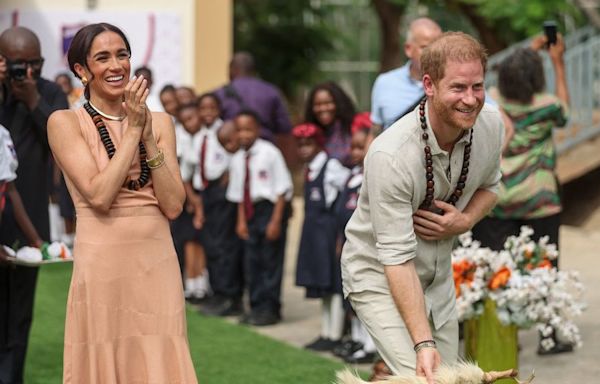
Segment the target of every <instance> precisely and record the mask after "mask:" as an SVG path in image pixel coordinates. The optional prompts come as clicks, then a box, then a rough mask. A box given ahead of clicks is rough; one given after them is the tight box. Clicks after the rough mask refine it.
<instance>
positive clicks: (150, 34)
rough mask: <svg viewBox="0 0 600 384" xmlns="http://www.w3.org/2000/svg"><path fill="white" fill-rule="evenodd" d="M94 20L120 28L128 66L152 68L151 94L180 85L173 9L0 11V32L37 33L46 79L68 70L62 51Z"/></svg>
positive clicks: (178, 43)
mask: <svg viewBox="0 0 600 384" xmlns="http://www.w3.org/2000/svg"><path fill="white" fill-rule="evenodd" d="M98 22H107V23H110V24H114V25H116V26H117V27H119V28H120V29H121V30H123V32H124V33H125V35H126V36H127V38H128V39H129V43H130V44H131V50H132V56H131V69H132V71H133V70H134V69H135V68H137V67H139V66H141V65H145V66H147V67H149V68H150V69H151V70H152V72H153V76H154V86H153V89H152V91H153V92H152V93H153V94H154V95H156V94H157V93H158V91H159V90H160V89H161V88H162V86H163V85H165V84H168V83H172V84H175V85H178V84H181V80H182V67H183V63H182V56H183V55H182V50H183V49H182V36H181V35H182V33H181V29H182V26H181V17H180V16H179V14H177V13H175V12H160V13H154V12H144V11H139V12H134V11H112V12H109V11H93V12H73V11H44V12H36V11H18V10H14V11H1V12H0V31H3V30H5V29H6V28H9V27H11V26H13V25H15V24H16V25H19V26H23V27H27V28H29V29H31V30H33V31H34V32H35V33H36V34H37V36H38V37H39V39H40V42H41V44H42V56H43V57H44V58H45V63H44V68H43V71H42V75H43V76H44V77H45V78H47V79H49V80H53V79H54V77H55V76H56V75H57V74H58V73H60V72H65V71H67V72H68V71H69V66H68V64H67V59H66V52H67V50H68V47H69V44H70V42H71V40H72V38H73V36H74V35H75V33H76V32H77V31H78V30H79V28H81V27H82V26H84V25H86V24H90V23H98Z"/></svg>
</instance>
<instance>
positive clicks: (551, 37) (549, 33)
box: [543, 20, 557, 47]
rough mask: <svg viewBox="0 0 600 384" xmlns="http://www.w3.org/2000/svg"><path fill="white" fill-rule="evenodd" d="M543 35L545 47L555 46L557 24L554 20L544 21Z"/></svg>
mask: <svg viewBox="0 0 600 384" xmlns="http://www.w3.org/2000/svg"><path fill="white" fill-rule="evenodd" d="M543 27H544V34H545V35H546V39H547V40H546V41H547V45H546V46H547V47H550V46H551V45H554V44H556V33H557V24H556V21H554V20H548V21H544V25H543Z"/></svg>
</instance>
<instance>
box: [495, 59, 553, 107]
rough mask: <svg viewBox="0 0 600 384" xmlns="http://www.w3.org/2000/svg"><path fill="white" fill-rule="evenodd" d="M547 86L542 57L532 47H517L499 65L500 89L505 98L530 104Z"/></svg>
mask: <svg viewBox="0 0 600 384" xmlns="http://www.w3.org/2000/svg"><path fill="white" fill-rule="evenodd" d="M545 87H546V80H545V78H544V65H543V64H542V58H541V57H540V55H539V54H538V53H537V52H535V51H533V50H531V49H530V48H517V49H516V50H515V51H514V52H513V53H512V54H511V55H510V56H508V57H507V58H506V59H504V60H502V62H501V63H500V65H499V67H498V90H499V91H500V94H501V95H502V97H504V98H505V99H509V100H515V101H518V102H520V103H523V104H529V103H531V102H532V101H533V95H535V94H536V93H539V92H542V91H543V90H544V88H545Z"/></svg>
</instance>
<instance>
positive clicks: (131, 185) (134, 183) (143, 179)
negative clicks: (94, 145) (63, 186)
mask: <svg viewBox="0 0 600 384" xmlns="http://www.w3.org/2000/svg"><path fill="white" fill-rule="evenodd" d="M83 107H84V108H85V110H86V112H87V113H88V114H89V115H90V117H91V118H92V121H93V122H94V125H95V126H96V129H97V130H98V133H99V134H100V140H102V144H103V145H104V149H106V153H107V154H108V158H109V159H112V157H113V156H114V155H115V145H114V144H113V142H112V140H111V138H110V135H109V134H108V129H106V125H105V124H104V121H103V120H102V116H101V115H100V113H98V111H97V110H95V109H94V107H92V106H91V105H90V103H85V104H84V105H83ZM139 150H140V167H141V172H140V177H139V179H137V180H131V179H130V178H129V177H128V178H127V180H125V183H124V184H123V186H125V185H126V186H127V188H128V189H130V190H132V191H137V190H138V189H140V188H142V187H143V186H144V185H146V183H147V182H148V180H150V167H148V164H146V148H145V147H144V143H142V142H141V141H140V142H139Z"/></svg>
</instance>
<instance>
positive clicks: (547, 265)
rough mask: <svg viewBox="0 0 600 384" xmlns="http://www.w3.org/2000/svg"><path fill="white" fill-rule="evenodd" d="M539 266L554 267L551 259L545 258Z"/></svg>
mask: <svg viewBox="0 0 600 384" xmlns="http://www.w3.org/2000/svg"><path fill="white" fill-rule="evenodd" d="M537 267H538V268H547V269H550V268H552V263H551V262H550V260H548V259H544V260H542V262H541V263H539V264H538V266H537Z"/></svg>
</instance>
